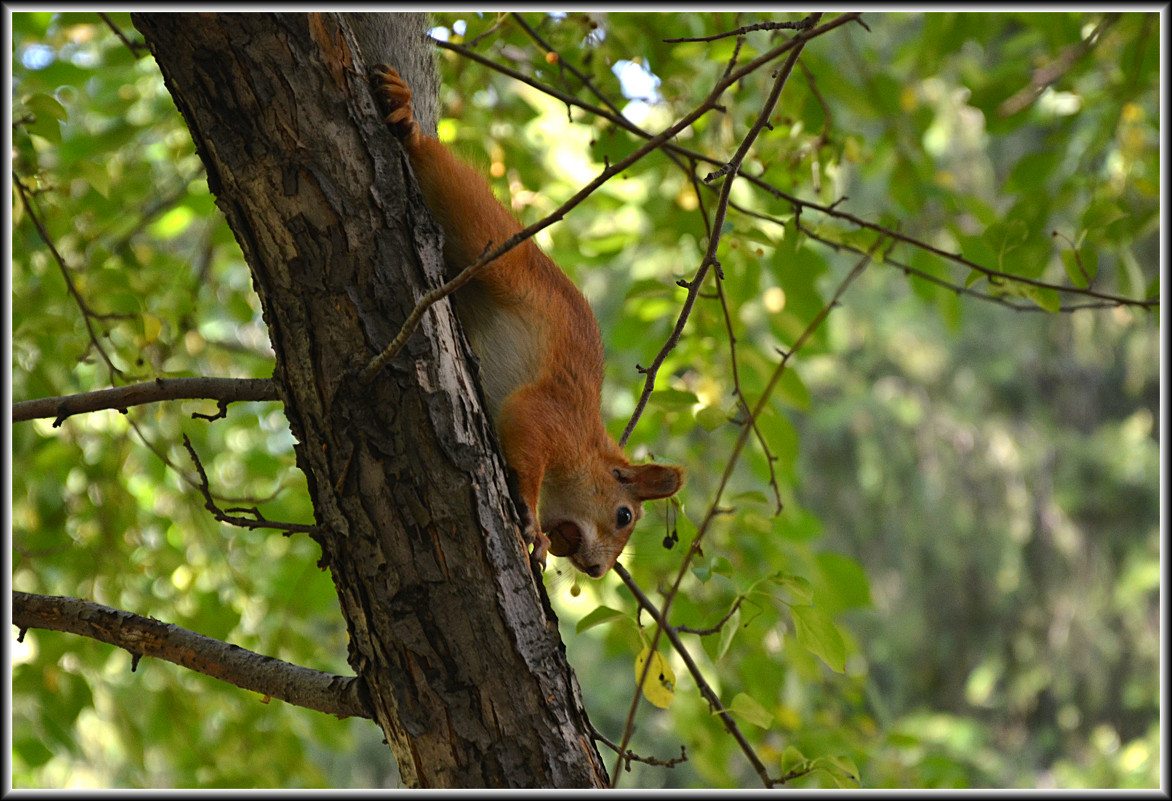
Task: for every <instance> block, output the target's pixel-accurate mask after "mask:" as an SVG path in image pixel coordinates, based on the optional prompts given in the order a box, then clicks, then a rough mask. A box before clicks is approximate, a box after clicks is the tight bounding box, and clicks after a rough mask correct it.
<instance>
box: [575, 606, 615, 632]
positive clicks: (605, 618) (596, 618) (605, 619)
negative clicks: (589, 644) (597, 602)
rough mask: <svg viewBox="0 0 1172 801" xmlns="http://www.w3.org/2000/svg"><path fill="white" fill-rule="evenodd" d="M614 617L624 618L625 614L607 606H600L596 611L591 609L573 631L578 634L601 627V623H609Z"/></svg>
mask: <svg viewBox="0 0 1172 801" xmlns="http://www.w3.org/2000/svg"><path fill="white" fill-rule="evenodd" d="M616 617H626V614H625V613H623V612H620V611H619V610H617V609H611V608H610V607H609V606H600V607H598V608H597V609H592V610H591V611H590V612H589V613H587V614H586V615H585V616H584V617H583V618H582V619H581V620H579V621H578V625H577V627H576V628H575V629H574V630H575V631H576V632H577V633H578V634H581V633H582V632H584V631H586V630H587V629H592V628H594V627H595V626H601V625H602V624H603V623H609V622H610V621H612V620H614V619H615V618H616Z"/></svg>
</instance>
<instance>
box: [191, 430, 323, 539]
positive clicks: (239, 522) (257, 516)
mask: <svg viewBox="0 0 1172 801" xmlns="http://www.w3.org/2000/svg"><path fill="white" fill-rule="evenodd" d="M183 447H185V448H187V453H188V454H190V456H191V461H192V462H193V463H194V464H195V469H196V470H197V471H199V480H200V483H199V491H200V493H201V494H202V495H203V499H204V508H206V509H207V510H208V511H209V512H211V513H212V515H213V516H214V517H215V518H216V520H219V521H220V522H221V523H227V524H228V525H232V526H240V527H241V528H250V529H255V528H273V529H277V530H278V531H283V532H284V533H285V534H286V535H289V534H292V533H294V532H297V533H303V534H313V533H315V532H316V531H317V526H311V525H306V524H305V523H280V522H277V521H275V520H266V519H265V518H264V517H263V516H262V515H261V513H260V511H259V510H257V509H256V508H255V507H253V508H250V509H240V508H237V509H229V510H227V511H225V510H222V509H220V507H218V506H216V502H215V501H214V500H212V492H211V489H210V487H209V486H208V475H207V473H206V472H204V469H203V463H202V462H200V460H199V456H197V455H196V453H195V448H194V447H193V446H192V444H191V440H190V439H188V437H187V435H186V434H184V435H183ZM228 511H231V512H249V513H251V514H252V515H253V517H236V516H233V515H229V514H227V512H228Z"/></svg>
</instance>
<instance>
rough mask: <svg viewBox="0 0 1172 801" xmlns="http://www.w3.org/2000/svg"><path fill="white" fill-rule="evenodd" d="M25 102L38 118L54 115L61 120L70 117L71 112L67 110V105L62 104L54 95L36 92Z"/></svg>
mask: <svg viewBox="0 0 1172 801" xmlns="http://www.w3.org/2000/svg"><path fill="white" fill-rule="evenodd" d="M24 104H25V105H26V106H28V109H29V111H31V112H32V113H33V114H35V115H37V117H38V118H41V117H52V118H53V119H55V120H60V121H61V122H65V121H66V120H68V119H69V112H68V111H66V110H65V106H63V105H61V103H60V102H59V101H58V100H57V98H55V97H53V96H52V95H47V94H35V95H32V96H31V97H29V98H27V99H26V100H25V101H24Z"/></svg>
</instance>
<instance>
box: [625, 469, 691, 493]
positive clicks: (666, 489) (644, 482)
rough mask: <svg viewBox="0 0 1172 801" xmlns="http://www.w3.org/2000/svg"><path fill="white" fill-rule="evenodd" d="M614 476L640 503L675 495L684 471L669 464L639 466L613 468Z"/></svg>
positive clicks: (682, 479) (681, 483)
mask: <svg viewBox="0 0 1172 801" xmlns="http://www.w3.org/2000/svg"><path fill="white" fill-rule="evenodd" d="M614 476H615V478H617V479H618V480H619V482H620V483H623V484H627V485H629V487H630V489H631V490H632V491H633V492H634V493H635V497H636V498H638V499H639V500H641V501H649V500H653V499H655V498H666V497H668V496H669V495H675V494H676V492H677V491H679V488H680V487H681V486H682V485H683V483H684V471H683V470H682V469H680V468H678V467H676V466H675V465H670V464H655V463H651V464H640V465H633V466H631V467H623V468H615V471H614Z"/></svg>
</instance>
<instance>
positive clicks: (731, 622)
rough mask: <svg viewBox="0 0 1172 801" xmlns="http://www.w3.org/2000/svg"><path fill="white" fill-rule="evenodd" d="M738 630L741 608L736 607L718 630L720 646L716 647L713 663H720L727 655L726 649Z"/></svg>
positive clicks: (739, 628)
mask: <svg viewBox="0 0 1172 801" xmlns="http://www.w3.org/2000/svg"><path fill="white" fill-rule="evenodd" d="M740 630H741V608H740V607H739V606H738V607H737V608H736V609H734V610H733V613H732V614H731V615H729V616H728V620H726V621H724V625H723V626H722V627H721V629H720V644H719V645H718V646H717V647H716V656H715V657H714V660H713V661H720V659H722V658H723V657H724V655H725V654H726V653H728V647H729V645H731V644H732V641H733V637H735V636H737V632H739V631H740Z"/></svg>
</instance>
